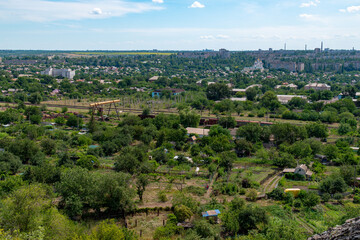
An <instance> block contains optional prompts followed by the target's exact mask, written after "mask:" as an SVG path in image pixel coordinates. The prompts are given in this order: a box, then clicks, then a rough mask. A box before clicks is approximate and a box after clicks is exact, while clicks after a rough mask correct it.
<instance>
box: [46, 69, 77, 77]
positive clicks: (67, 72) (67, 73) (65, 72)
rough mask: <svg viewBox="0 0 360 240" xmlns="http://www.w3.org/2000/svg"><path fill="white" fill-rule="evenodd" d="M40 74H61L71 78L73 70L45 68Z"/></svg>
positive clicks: (55, 75)
mask: <svg viewBox="0 0 360 240" xmlns="http://www.w3.org/2000/svg"><path fill="white" fill-rule="evenodd" d="M41 74H42V75H48V76H53V77H58V76H62V77H64V78H68V79H73V78H74V76H75V71H74V70H71V69H56V68H47V69H45V70H44V71H42V72H41Z"/></svg>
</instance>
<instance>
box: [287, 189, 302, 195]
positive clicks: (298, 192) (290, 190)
mask: <svg viewBox="0 0 360 240" xmlns="http://www.w3.org/2000/svg"><path fill="white" fill-rule="evenodd" d="M300 191H301V190H300V188H287V189H285V191H284V192H285V193H291V194H293V195H294V197H297V196H299V194H300Z"/></svg>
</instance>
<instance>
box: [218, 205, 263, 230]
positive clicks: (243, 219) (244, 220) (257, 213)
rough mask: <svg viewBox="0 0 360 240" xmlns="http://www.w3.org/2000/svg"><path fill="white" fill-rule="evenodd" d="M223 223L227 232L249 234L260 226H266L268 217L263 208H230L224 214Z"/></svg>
mask: <svg viewBox="0 0 360 240" xmlns="http://www.w3.org/2000/svg"><path fill="white" fill-rule="evenodd" d="M234 200H235V199H234ZM234 200H233V201H234ZM233 201H232V202H233ZM222 221H223V223H224V227H225V230H226V232H228V233H230V234H231V235H236V234H247V233H248V232H249V231H250V230H256V229H258V226H259V225H266V224H267V223H268V217H267V215H266V211H265V210H264V209H263V208H260V207H254V206H252V205H248V206H246V207H243V206H239V208H230V209H229V210H228V211H226V212H225V213H224V214H223V216H222Z"/></svg>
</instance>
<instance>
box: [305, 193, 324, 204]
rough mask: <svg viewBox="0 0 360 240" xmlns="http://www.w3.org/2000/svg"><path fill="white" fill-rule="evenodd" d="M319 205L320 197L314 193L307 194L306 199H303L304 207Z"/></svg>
mask: <svg viewBox="0 0 360 240" xmlns="http://www.w3.org/2000/svg"><path fill="white" fill-rule="evenodd" d="M319 203H320V196H319V195H318V194H316V193H315V192H308V193H307V195H306V197H305V198H304V199H303V204H304V206H305V207H308V208H311V207H315V206H316V205H318V204H319Z"/></svg>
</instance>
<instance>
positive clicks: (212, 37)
mask: <svg viewBox="0 0 360 240" xmlns="http://www.w3.org/2000/svg"><path fill="white" fill-rule="evenodd" d="M200 38H201V39H205V40H212V39H215V37H214V36H213V35H205V36H200Z"/></svg>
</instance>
